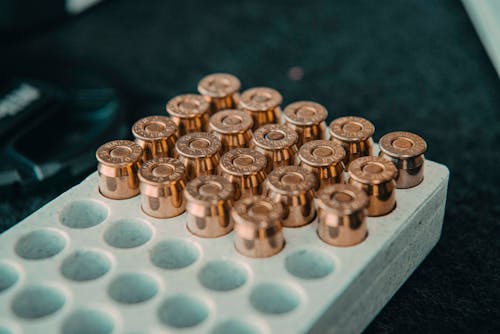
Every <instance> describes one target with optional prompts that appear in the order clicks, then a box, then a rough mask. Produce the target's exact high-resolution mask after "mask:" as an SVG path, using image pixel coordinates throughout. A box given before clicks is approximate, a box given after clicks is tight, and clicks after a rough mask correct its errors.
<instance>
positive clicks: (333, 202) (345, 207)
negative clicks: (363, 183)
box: [317, 184, 369, 215]
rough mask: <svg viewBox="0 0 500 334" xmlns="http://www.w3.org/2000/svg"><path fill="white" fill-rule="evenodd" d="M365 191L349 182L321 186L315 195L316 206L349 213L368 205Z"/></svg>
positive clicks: (340, 212) (344, 213)
mask: <svg viewBox="0 0 500 334" xmlns="http://www.w3.org/2000/svg"><path fill="white" fill-rule="evenodd" d="M368 202H369V198H368V196H367V195H366V194H365V192H364V191H363V190H361V189H358V188H356V187H355V186H353V185H350V184H335V185H331V186H328V187H325V188H323V189H322V190H321V191H320V192H319V193H318V197H317V203H318V206H319V207H321V208H322V209H324V210H326V211H335V212H336V213H338V214H340V215H350V214H353V213H355V212H357V211H359V210H363V209H365V208H366V207H367V206H368Z"/></svg>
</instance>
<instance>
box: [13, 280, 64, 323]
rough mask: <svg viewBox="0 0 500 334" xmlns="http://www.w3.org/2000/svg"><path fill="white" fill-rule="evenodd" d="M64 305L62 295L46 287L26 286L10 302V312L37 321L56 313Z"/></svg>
mask: <svg viewBox="0 0 500 334" xmlns="http://www.w3.org/2000/svg"><path fill="white" fill-rule="evenodd" d="M64 303H65V297H64V295H63V294H62V293H61V292H59V291H58V290H56V289H54V288H51V287H48V286H39V285H36V286H28V287H26V288H24V289H23V290H21V291H20V292H18V293H17V294H16V295H15V296H14V299H13V300H12V305H11V307H12V311H13V312H14V314H15V315H17V316H18V317H20V318H24V319H37V318H42V317H45V316H48V315H50V314H52V313H55V312H57V311H58V310H59V309H60V308H62V307H63V305H64Z"/></svg>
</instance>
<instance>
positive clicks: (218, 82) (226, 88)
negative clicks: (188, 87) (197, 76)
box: [198, 73, 241, 97]
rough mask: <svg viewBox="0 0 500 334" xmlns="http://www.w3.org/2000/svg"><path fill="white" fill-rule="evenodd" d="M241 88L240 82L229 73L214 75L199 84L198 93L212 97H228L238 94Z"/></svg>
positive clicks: (208, 76)
mask: <svg viewBox="0 0 500 334" xmlns="http://www.w3.org/2000/svg"><path fill="white" fill-rule="evenodd" d="M240 88H241V82H240V80H239V79H238V78H237V77H235V76H234V75H232V74H228V73H213V74H210V75H207V76H206V77H204V78H202V79H201V80H200V82H198V92H200V94H203V95H206V96H210V97H226V96H228V95H231V94H234V93H236V92H237V91H239V90H240Z"/></svg>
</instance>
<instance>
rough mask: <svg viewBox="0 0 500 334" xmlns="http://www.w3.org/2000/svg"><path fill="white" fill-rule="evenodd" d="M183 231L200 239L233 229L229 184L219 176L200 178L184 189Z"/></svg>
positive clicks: (222, 233)
mask: <svg viewBox="0 0 500 334" xmlns="http://www.w3.org/2000/svg"><path fill="white" fill-rule="evenodd" d="M184 196H185V198H186V201H187V205H186V211H187V228H188V230H189V231H190V232H191V233H193V234H194V235H197V236H199V237H203V238H215V237H220V236H223V235H225V234H227V233H229V232H231V230H232V229H233V221H232V220H231V219H230V218H231V217H230V211H231V208H232V207H233V202H234V191H233V185H232V184H231V182H229V181H228V180H226V179H225V178H224V177H222V176H219V175H202V176H198V177H197V178H195V179H194V180H192V181H190V182H189V183H188V184H187V186H186V189H185V190H184Z"/></svg>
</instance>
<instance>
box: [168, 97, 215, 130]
mask: <svg viewBox="0 0 500 334" xmlns="http://www.w3.org/2000/svg"><path fill="white" fill-rule="evenodd" d="M167 112H168V114H169V115H170V118H171V119H172V121H174V122H175V124H177V126H178V127H179V136H183V135H185V134H186V133H191V132H199V131H206V130H207V125H208V117H209V116H210V104H209V103H208V101H207V100H205V98H204V97H203V96H201V95H196V94H185V95H179V96H176V97H174V98H173V99H171V100H170V101H168V103H167Z"/></svg>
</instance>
